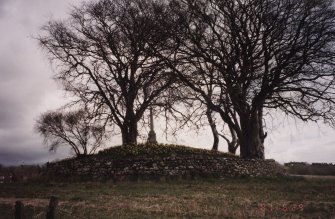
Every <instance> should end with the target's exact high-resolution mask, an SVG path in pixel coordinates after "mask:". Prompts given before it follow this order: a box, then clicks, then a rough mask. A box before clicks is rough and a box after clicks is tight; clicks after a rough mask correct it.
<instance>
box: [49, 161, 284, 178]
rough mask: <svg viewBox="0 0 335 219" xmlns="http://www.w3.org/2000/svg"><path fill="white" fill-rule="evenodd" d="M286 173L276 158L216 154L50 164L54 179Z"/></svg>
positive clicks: (273, 174) (274, 174)
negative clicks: (245, 158) (263, 158)
mask: <svg viewBox="0 0 335 219" xmlns="http://www.w3.org/2000/svg"><path fill="white" fill-rule="evenodd" d="M282 174H285V171H284V169H283V167H282V166H281V165H279V164H278V163H276V162H275V161H274V160H253V159H251V160H244V159H240V158H232V157H222V156H213V155H187V156H176V155H171V156H168V157H163V158H160V157H138V158H132V159H117V160H115V159H110V158H108V157H86V158H80V159H71V160H63V161H59V162H55V163H48V164H47V168H46V175H47V176H48V177H49V178H52V179H54V180H64V179H65V180H138V179H144V180H168V179H192V178H198V177H236V176H277V175H282Z"/></svg>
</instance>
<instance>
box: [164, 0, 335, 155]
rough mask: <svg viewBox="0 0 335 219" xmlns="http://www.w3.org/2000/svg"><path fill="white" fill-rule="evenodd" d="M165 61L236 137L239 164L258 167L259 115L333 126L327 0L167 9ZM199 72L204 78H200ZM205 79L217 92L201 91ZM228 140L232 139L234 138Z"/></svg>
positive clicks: (334, 37) (191, 1)
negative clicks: (169, 28) (171, 25)
mask: <svg viewBox="0 0 335 219" xmlns="http://www.w3.org/2000/svg"><path fill="white" fill-rule="evenodd" d="M170 5H171V10H172V11H174V14H173V15H172V16H171V17H172V18H173V19H175V20H176V21H178V23H179V26H178V28H177V29H176V30H177V31H176V32H175V34H174V35H173V36H172V38H173V39H174V42H175V44H174V45H172V46H171V45H170V46H169V47H167V50H170V51H171V52H170V53H167V52H165V53H159V54H160V57H164V58H165V60H166V61H167V63H169V64H170V66H171V67H172V68H173V69H174V72H175V73H176V74H177V76H178V77H179V79H180V80H182V81H183V82H184V83H185V84H186V85H187V86H189V87H190V88H192V89H193V90H194V91H195V92H197V93H199V95H200V96H201V98H202V100H203V101H204V102H205V103H206V104H207V105H208V107H209V108H210V109H211V110H213V111H217V112H218V113H219V114H220V116H221V118H222V120H223V121H224V122H225V123H226V124H227V125H228V126H229V128H230V129H231V130H232V136H233V135H234V134H235V133H236V135H237V138H238V140H239V144H240V151H241V153H240V154H241V156H242V157H244V158H260V159H264V140H265V138H266V136H267V133H266V132H265V131H264V128H265V126H264V122H263V111H264V110H267V109H269V108H270V109H271V108H276V109H280V110H282V111H284V112H285V113H286V114H289V115H292V116H294V117H297V118H299V119H301V120H303V121H317V120H319V119H323V120H324V121H325V122H327V123H329V124H331V125H334V115H335V114H334V88H335V87H334V82H335V81H334V70H333V69H334V64H335V63H334V61H335V59H334V58H335V51H334V48H335V47H334V42H335V28H334V27H335V26H334V25H335V12H334V9H333V7H332V1H331V0H318V1H317V0H227V1H219V0H209V1H204V0H183V1H173V2H172V3H171V4H170ZM199 66H201V68H204V71H199V70H198V69H199ZM206 66H210V69H212V68H213V67H214V69H215V71H214V74H211V73H210V72H211V71H210V69H208V68H207V67H206ZM199 77H204V78H206V80H207V81H210V84H214V85H215V86H216V89H215V90H214V92H213V94H214V95H209V94H210V91H209V90H208V89H206V87H204V86H203V84H202V83H203V80H202V81H199V80H197V78H199ZM233 133H234V134H233Z"/></svg>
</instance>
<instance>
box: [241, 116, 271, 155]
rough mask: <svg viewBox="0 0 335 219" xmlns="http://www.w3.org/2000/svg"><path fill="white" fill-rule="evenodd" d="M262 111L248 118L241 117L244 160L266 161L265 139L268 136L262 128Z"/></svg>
mask: <svg viewBox="0 0 335 219" xmlns="http://www.w3.org/2000/svg"><path fill="white" fill-rule="evenodd" d="M262 117H263V115H262V111H261V110H254V111H253V112H251V113H250V114H249V115H248V116H244V115H243V116H240V118H241V130H242V134H241V136H239V140H240V152H241V153H240V154H241V157H242V158H248V159H252V158H256V159H264V139H265V137H266V135H264V132H263V126H262V122H261V121H262Z"/></svg>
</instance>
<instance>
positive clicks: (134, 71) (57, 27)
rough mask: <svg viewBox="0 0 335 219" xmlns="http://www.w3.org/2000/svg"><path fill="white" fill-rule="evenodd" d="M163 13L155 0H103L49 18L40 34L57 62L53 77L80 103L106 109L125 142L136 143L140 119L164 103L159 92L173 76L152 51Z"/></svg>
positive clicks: (161, 39) (158, 40)
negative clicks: (62, 18) (57, 18)
mask: <svg viewBox="0 0 335 219" xmlns="http://www.w3.org/2000/svg"><path fill="white" fill-rule="evenodd" d="M165 14H166V11H165V7H164V5H163V4H162V3H158V2H157V1H150V0H135V1H133V0H100V1H97V2H91V3H85V4H83V5H82V6H81V7H79V8H75V9H74V10H73V12H72V13H71V17H70V18H69V19H68V20H66V21H64V22H59V21H51V22H49V23H48V24H47V25H46V26H44V28H43V30H44V35H42V36H41V37H39V42H40V45H41V46H42V47H43V48H45V49H46V50H47V51H48V53H49V54H50V57H51V59H52V61H53V62H54V63H55V64H57V66H58V73H57V74H56V75H55V78H56V79H57V80H60V81H61V82H62V83H63V85H64V87H65V89H66V90H67V91H69V92H71V93H72V94H74V96H76V97H78V101H79V102H81V103H84V104H85V105H86V106H89V107H90V108H92V109H94V111H95V112H98V113H99V114H101V113H105V114H108V119H109V121H110V122H111V123H113V124H115V125H116V126H117V127H119V129H120V131H121V134H122V143H123V144H136V143H137V136H138V122H139V120H140V119H141V118H142V116H143V114H144V112H145V110H146V109H148V108H149V107H152V106H160V105H162V103H161V101H160V98H159V97H160V95H161V94H162V93H163V92H164V91H165V90H166V89H167V88H168V87H169V86H170V85H171V84H172V83H173V81H174V77H173V75H172V74H171V73H169V71H168V70H167V69H166V67H165V64H164V62H162V61H161V60H160V59H158V58H157V57H156V56H153V53H152V51H153V50H159V48H160V46H161V44H162V43H164V40H165V32H164V29H163V28H161V26H160V23H162V21H161V20H164V19H165ZM149 45H150V46H149Z"/></svg>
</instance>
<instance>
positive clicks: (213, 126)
mask: <svg viewBox="0 0 335 219" xmlns="http://www.w3.org/2000/svg"><path fill="white" fill-rule="evenodd" d="M206 115H207V119H208V122H209V125H210V126H211V129H212V133H213V138H214V142H213V147H212V150H213V151H217V150H218V148H219V133H218V130H217V129H216V124H215V122H214V120H213V117H212V111H211V110H210V109H209V108H207V111H206Z"/></svg>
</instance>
